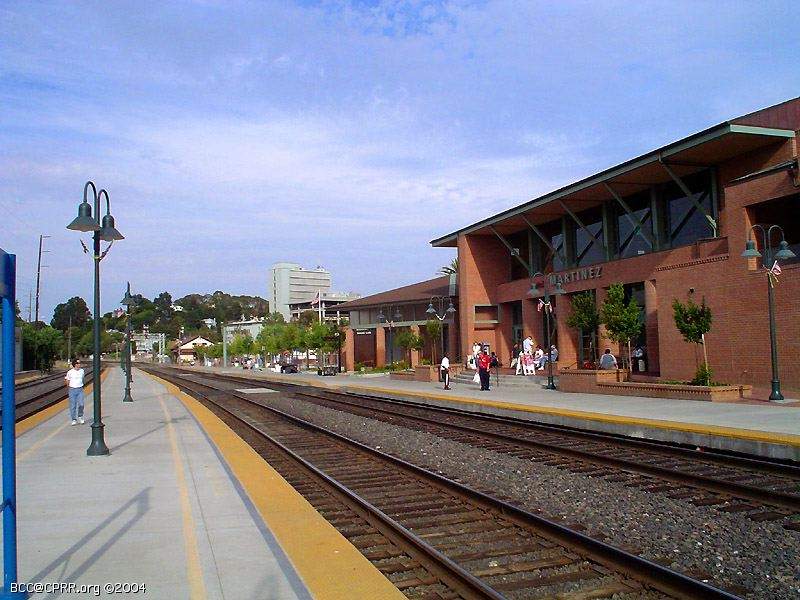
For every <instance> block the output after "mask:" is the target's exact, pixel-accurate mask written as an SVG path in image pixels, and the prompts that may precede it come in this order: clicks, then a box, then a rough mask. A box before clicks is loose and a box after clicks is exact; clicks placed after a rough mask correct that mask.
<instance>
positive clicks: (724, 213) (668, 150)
mask: <svg viewBox="0 0 800 600" xmlns="http://www.w3.org/2000/svg"><path fill="white" fill-rule="evenodd" d="M798 129H800V98H798V99H794V100H790V101H788V102H784V103H782V104H778V105H776V106H772V107H769V108H765V109H763V110H759V111H757V112H754V113H751V114H748V115H745V116H742V117H739V118H736V119H732V120H730V121H726V122H724V123H721V124H719V125H716V126H714V127H710V128H709V129H706V130H705V131H701V132H699V133H697V134H695V135H691V136H689V137H687V138H684V139H682V140H679V141H677V142H674V143H672V144H668V145H666V146H663V147H661V148H658V149H656V150H653V151H652V152H648V153H647V154H644V155H642V156H639V157H636V158H633V159H631V160H628V161H626V162H624V163H622V164H619V165H617V166H615V167H612V168H610V169H607V170H605V171H602V172H600V173H597V174H595V175H592V176H591V177H587V178H586V179H582V180H580V181H577V182H575V183H571V184H569V185H567V186H565V187H563V188H561V189H558V190H556V191H554V192H551V193H549V194H546V195H544V196H541V197H539V198H535V199H533V200H530V201H528V202H525V203H524V204H521V205H519V206H516V207H514V208H511V209H509V210H506V211H504V212H501V213H499V214H496V215H493V216H491V217H489V218H487V219H484V220H482V221H479V222H477V223H473V224H471V225H469V226H467V227H464V228H462V229H459V230H458V231H455V232H453V233H450V234H448V235H444V236H442V237H440V238H438V239H435V240H433V241H432V242H431V243H432V245H433V246H436V247H451V248H457V249H458V259H459V273H458V283H459V301H458V312H457V313H456V319H457V320H458V324H459V330H460V334H459V335H460V348H461V349H462V350H463V349H464V348H469V347H470V346H471V344H472V342H473V341H475V340H481V341H487V342H488V343H489V344H490V345H491V347H492V349H493V350H494V349H496V350H497V352H498V354H499V356H500V359H501V360H502V361H503V363H504V364H508V363H509V359H510V353H511V349H512V345H513V344H514V342H515V341H518V340H521V339H523V338H524V337H525V336H527V335H532V336H533V338H534V340H535V341H536V342H537V343H541V344H542V345H544V339H545V338H544V314H545V313H544V311H539V310H537V308H538V306H539V304H538V303H539V298H538V297H532V296H531V295H530V294H529V290H530V288H531V283H532V275H533V274H535V273H537V272H544V273H546V274H547V277H548V279H549V282H548V286H549V287H550V289H552V288H553V286H554V284H555V283H556V282H559V283H560V284H561V286H562V287H563V289H564V290H565V291H566V294H565V295H562V296H558V297H556V298H555V299H554V301H553V302H554V303H553V307H554V310H553V313H552V317H554V320H555V332H554V335H555V339H554V343H555V344H557V346H558V349H559V351H560V355H559V365H560V366H565V367H569V366H573V367H574V366H575V365H582V364H584V363H583V361H584V360H585V359H587V358H588V357H589V354H590V351H591V350H592V349H591V348H589V344H590V343H591V342H590V340H591V339H592V336H591V335H590V334H591V332H579V331H576V330H574V329H572V328H570V327H568V326H567V323H566V319H567V316H568V314H569V312H570V308H571V302H570V300H571V298H572V296H573V295H574V294H576V293H578V292H584V291H589V292H590V293H592V294H594V297H595V302H596V303H597V305H598V307H599V306H600V304H601V302H602V300H603V298H604V297H605V294H606V292H607V289H608V286H609V285H610V284H611V283H615V282H620V283H623V284H624V285H625V290H626V293H627V295H628V297H629V298H634V299H635V300H636V302H637V303H638V304H639V306H640V309H641V311H642V318H643V320H644V323H645V326H644V328H643V331H642V335H641V338H640V339H638V340H635V341H634V346H641V347H642V349H643V350H644V352H645V356H646V361H645V365H646V367H645V370H646V372H648V373H650V374H653V375H660V376H662V377H663V378H667V379H686V378H691V377H692V375H693V374H694V371H695V369H696V362H695V352H696V350H695V348H693V346H692V345H690V344H687V343H685V342H684V341H683V340H682V338H681V336H680V334H679V333H678V331H677V329H676V327H675V324H674V321H673V310H672V302H673V300H674V299H676V298H677V299H680V300H681V301H685V300H686V298H687V297H688V296H689V295H690V294H691V295H692V297H693V298H694V300H695V301H696V302H697V303H699V302H700V301H701V299H702V298H703V297H705V299H706V302H707V303H708V304H709V306H710V307H711V309H712V311H713V318H714V323H713V328H712V331H711V333H710V334H709V335H708V336H707V348H708V356H709V362H710V364H711V366H712V368H713V370H714V374H715V378H716V379H718V380H720V381H728V382H737V383H752V382H761V383H764V382H768V381H769V380H770V342H769V324H768V312H767V289H766V286H767V278H766V277H765V272H764V269H763V267H762V268H760V269H757V268H756V266H755V261H753V260H748V259H745V258H742V256H741V254H742V251H743V250H744V249H745V244H746V241H747V240H748V234H749V231H750V227H751V225H754V224H756V223H767V224H777V225H780V226H781V227H783V229H784V231H785V233H786V241H787V242H788V244H789V248H790V249H791V250H792V251H793V252H794V253H795V254H797V255H798V256H800V187H798V186H800V178H799V176H798V162H797V153H798V148H797V139H796V134H797V130H798ZM576 143H577V142H576ZM779 241H780V240H779V239H774V240H773V243H775V244H777V243H778V242H779ZM758 249H759V250H760V251H761V252H763V249H762V248H761V241H760V240H759V241H758ZM794 261H795V264H791V261H789V262H784V263H783V273H782V275H781V276H780V277H779V282H778V283H777V284H776V285H775V306H776V319H777V330H778V338H779V344H778V347H779V350H780V355H781V363H780V370H781V378H782V379H783V380H784V382H785V385H788V386H791V387H794V388H798V387H800V303H798V302H797V298H798V297H800V269H798V265H797V259H794ZM536 279H537V280H538V284H539V290H541V287H542V286H541V284H542V278H541V277H537V278H536ZM422 295H423V294H420V300H421V297H422ZM365 300H366V299H365ZM376 305H377V303H373V307H372V308H374V307H375V306H376ZM372 308H371V310H372ZM351 315H352V312H351ZM373 316H374V315H373V314H372V312H370V313H369V316H368V317H367V318H366V319H365V320H366V321H374V318H373ZM364 327H365V329H364V331H367V330H370V331H371V330H372V329H370V328H367V327H366V323H365V325H364ZM370 327H371V326H370ZM595 333H596V334H598V335H599V339H600V341H599V343H598V344H597V345H599V346H600V350H601V351H602V349H604V348H605V347H610V348H612V350H613V351H615V353H617V354H619V353H620V352H621V350H620V349H619V348H618V347H615V346H614V345H613V344H612V343H611V342H610V341H608V340H606V339H604V337H603V331H602V329H601V330H600V331H598V332H595ZM364 335H367V334H366V333H365V334H364ZM356 339H358V336H356ZM372 344H373V342H372V341H370V342H369V344H367V345H369V346H370V347H371V345H372ZM358 347H360V346H358V343H357V348H358ZM360 352H361V355H362V356H365V355H366V354H365V351H363V350H361V351H360ZM637 362H638V361H637Z"/></svg>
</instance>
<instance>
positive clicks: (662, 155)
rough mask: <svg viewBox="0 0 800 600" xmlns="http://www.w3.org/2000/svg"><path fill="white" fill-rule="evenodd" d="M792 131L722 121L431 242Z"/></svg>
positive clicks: (588, 200)
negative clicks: (666, 167) (665, 166)
mask: <svg viewBox="0 0 800 600" xmlns="http://www.w3.org/2000/svg"><path fill="white" fill-rule="evenodd" d="M793 137H795V132H794V131H793V130H791V129H777V128H771V127H758V126H753V125H743V124H738V123H732V122H725V123H722V124H720V125H716V126H715V127H711V128H709V129H706V130H704V131H701V132H699V133H696V134H694V135H691V136H689V137H687V138H684V139H682V140H678V141H677V142H673V143H671V144H668V145H666V146H662V147H661V148H658V149H656V150H653V151H651V152H648V153H647V154H643V155H641V156H639V157H636V158H633V159H631V160H628V161H626V162H623V163H621V164H619V165H616V166H614V167H611V168H609V169H606V170H604V171H601V172H600V173H597V174H595V175H591V176H590V177H587V178H585V179H581V180H580V181H577V182H575V183H572V184H569V185H567V186H565V187H562V188H560V189H557V190H555V191H553V192H550V193H548V194H545V195H544V196H540V197H538V198H534V199H533V200H530V201H528V202H525V203H524V204H521V205H519V206H516V207H514V208H510V209H508V210H506V211H503V212H501V213H498V214H496V215H494V216H492V217H489V218H487V219H483V220H482V221H478V222H477V223H474V224H472V225H469V226H467V227H464V228H462V229H459V230H458V231H454V232H452V233H449V234H447V235H444V236H442V237H439V238H436V239H435V240H432V241H431V245H432V246H434V247H455V246H456V245H457V241H458V236H459V235H462V234H487V235H491V234H493V233H495V232H497V233H500V234H511V233H514V232H516V231H520V230H523V229H526V228H527V227H528V223H526V219H527V221H528V222H530V223H533V224H534V225H539V224H542V223H546V222H548V221H552V220H554V219H556V218H559V217H561V216H563V215H565V214H567V210H566V209H565V208H564V204H566V205H567V206H568V207H570V209H571V210H574V211H575V212H578V211H581V210H584V209H586V208H592V207H593V206H599V205H600V204H603V203H604V202H607V201H609V200H613V198H614V196H613V194H612V192H611V191H610V190H609V186H610V187H611V188H613V190H614V192H615V193H617V194H618V195H620V196H628V195H631V194H634V193H636V192H639V191H643V190H646V189H648V188H650V187H652V186H653V185H657V184H660V183H664V182H667V181H670V180H671V175H670V174H669V172H668V170H667V169H665V168H664V165H667V166H668V168H669V169H671V170H672V171H673V173H675V174H676V175H677V176H678V177H681V176H685V175H691V174H692V173H695V172H698V171H701V170H703V169H706V168H708V167H712V166H715V165H719V164H721V163H724V162H725V161H727V160H729V159H731V158H733V157H735V156H738V155H741V154H745V153H747V152H751V151H753V150H757V149H759V148H763V147H765V146H770V145H772V144H776V143H779V142H782V141H785V140H786V139H788V138H793Z"/></svg>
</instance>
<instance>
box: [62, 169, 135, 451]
mask: <svg viewBox="0 0 800 600" xmlns="http://www.w3.org/2000/svg"><path fill="white" fill-rule="evenodd" d="M90 188H91V190H92V195H93V200H94V216H92V207H91V205H90V204H89V202H88V193H89V189H90ZM103 195H105V197H106V214H105V216H104V217H103V220H102V222H101V221H100V199H101V197H102V196H103ZM67 229H71V230H73V231H91V232H92V239H93V242H94V243H93V247H92V259H93V260H94V355H93V356H92V369H93V371H94V385H92V395H93V412H94V419H93V421H92V442H91V444H89V448H87V450H86V454H87V455H89V456H105V455H107V454H108V446H106V443H105V440H104V439H103V428H104V425H103V420H102V414H101V400H100V261H101V260H103V258H104V257H105V256H106V254H108V251H109V250H110V249H111V246H112V245H113V244H114V242H115V241H116V240H122V239H125V237H124V236H123V235H122V234H121V233H120V232H119V231H117V229H116V227H114V217H112V216H111V200H110V199H109V197H108V192H107V191H105V190H100V192H99V193H98V192H97V188H96V187H95V186H94V183H92V182H91V181H87V182H86V185H85V186H83V202H81V203H80V205H79V206H78V216H77V217H75V219H73V220H72V222H71V223H70V224H69V225H67ZM101 240H102V241H104V242H110V244H109V245H108V247H107V248H106V249H105V251H104V252H103V253H102V254H101V253H100V241H101ZM83 249H84V252H87V253H88V249H87V248H86V246H85V245H84V247H83Z"/></svg>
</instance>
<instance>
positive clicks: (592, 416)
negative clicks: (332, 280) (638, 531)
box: [344, 385, 800, 446]
mask: <svg viewBox="0 0 800 600" xmlns="http://www.w3.org/2000/svg"><path fill="white" fill-rule="evenodd" d="M344 387H345V388H346V389H350V390H352V391H359V392H363V391H371V392H379V393H381V394H394V395H396V396H411V397H415V398H430V399H432V400H440V401H449V402H457V403H461V404H477V405H479V406H491V407H493V408H502V409H507V410H515V411H520V412H528V413H538V414H546V415H555V416H563V417H575V418H580V419H586V420H589V421H601V422H604V423H615V424H620V425H640V426H644V427H653V428H655V429H667V430H673V431H685V432H689V433H701V434H710V435H716V436H722V437H730V438H737V439H746V440H753V441H757V442H768V443H773V444H785V445H788V446H800V435H793V434H791V433H777V432H774V433H773V432H769V431H756V430H752V429H741V428H738V427H726V426H724V425H703V424H699V423H684V422H681V421H668V420H664V419H645V418H642V417H626V416H622V415H609V414H604V413H595V412H588V411H581V410H572V409H568V408H553V407H550V406H537V405H532V404H516V403H514V402H500V401H495V400H477V399H474V398H467V397H464V396H448V395H444V394H430V393H428V392H417V391H414V390H408V391H406V390H396V389H393V388H379V387H370V386H352V385H346V386H344Z"/></svg>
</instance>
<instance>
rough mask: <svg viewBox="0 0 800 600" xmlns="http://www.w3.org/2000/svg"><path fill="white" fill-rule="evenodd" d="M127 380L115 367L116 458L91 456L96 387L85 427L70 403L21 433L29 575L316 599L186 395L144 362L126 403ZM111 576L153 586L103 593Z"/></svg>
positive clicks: (200, 593) (178, 591)
mask: <svg viewBox="0 0 800 600" xmlns="http://www.w3.org/2000/svg"><path fill="white" fill-rule="evenodd" d="M122 385H123V376H122V373H121V372H120V370H119V369H118V368H113V367H112V368H111V370H110V373H109V375H108V377H107V378H106V380H105V381H104V383H103V399H104V404H103V412H104V414H103V421H104V422H105V424H106V429H105V431H106V436H105V437H106V443H107V445H108V447H109V448H110V450H111V455H110V456H106V457H87V456H86V448H87V446H88V445H89V441H90V437H91V434H90V428H89V423H90V422H91V414H92V411H91V407H90V402H91V396H88V397H87V415H86V424H85V425H78V426H74V427H73V426H70V425H69V422H68V420H67V413H66V411H63V412H61V413H59V414H57V415H55V416H54V417H52V418H50V419H49V420H47V421H45V422H43V423H41V424H39V425H38V426H36V427H34V428H32V429H30V430H29V431H26V432H24V433H22V434H21V435H20V436H19V438H18V440H17V449H18V471H17V477H18V505H19V521H18V522H19V525H18V534H19V571H20V581H24V582H31V583H36V582H41V583H44V582H72V583H75V584H77V585H81V584H86V585H99V586H100V587H99V593H98V594H96V595H97V596H100V597H105V596H109V597H113V598H158V599H161V598H169V599H180V598H192V599H194V598H215V599H216V598H230V599H240V598H242V599H250V598H253V599H256V598H265V599H280V600H283V599H286V600H289V599H291V600H295V599H303V598H310V595H309V593H308V592H307V590H306V588H305V586H304V584H303V583H302V582H301V580H300V579H299V577H298V576H297V574H296V573H295V571H294V569H293V567H292V566H291V564H290V563H289V560H288V559H287V557H286V556H285V555H284V553H283V551H282V549H281V547H280V546H279V545H278V544H277V542H276V541H275V538H274V537H273V535H272V533H271V532H270V531H269V530H267V529H266V528H265V526H264V524H263V521H261V520H260V519H259V518H258V516H257V515H256V513H255V512H254V510H253V507H252V505H251V503H250V502H249V500H248V499H247V496H246V495H245V494H243V493H242V492H241V489H240V488H239V486H238V484H237V483H236V482H235V480H234V479H232V477H231V475H230V472H229V470H228V468H227V467H226V464H225V463H224V462H223V461H222V460H221V459H220V457H219V455H218V454H217V451H216V450H215V447H214V445H213V444H212V443H210V441H209V440H208V438H207V437H206V435H205V433H204V431H203V430H202V429H201V428H200V427H199V426H198V424H197V422H196V421H195V420H194V418H193V417H192V415H191V414H190V413H189V411H187V409H186V408H185V407H184V405H183V404H182V403H181V402H180V401H179V400H178V399H177V398H176V397H175V396H173V395H171V394H169V393H167V391H166V389H165V388H164V387H163V386H162V385H160V384H159V383H156V382H155V381H153V380H152V379H150V378H148V377H146V376H144V375H141V374H139V373H138V372H137V373H136V379H135V381H134V385H133V397H134V400H135V401H134V402H133V403H132V404H122V402H121V399H122V395H123V394H122ZM106 583H129V584H142V585H144V586H145V587H146V594H144V593H138V594H134V593H131V594H113V595H112V594H105V593H103V585H104V584H106ZM94 595H95V594H93V593H92V592H91V590H90V593H89V594H85V593H84V594H70V593H66V594H59V593H49V594H34V595H33V596H32V597H34V598H54V597H62V598H87V597H92V596H94Z"/></svg>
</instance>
